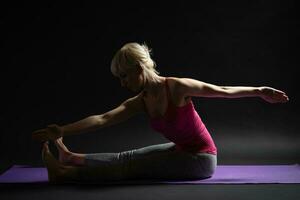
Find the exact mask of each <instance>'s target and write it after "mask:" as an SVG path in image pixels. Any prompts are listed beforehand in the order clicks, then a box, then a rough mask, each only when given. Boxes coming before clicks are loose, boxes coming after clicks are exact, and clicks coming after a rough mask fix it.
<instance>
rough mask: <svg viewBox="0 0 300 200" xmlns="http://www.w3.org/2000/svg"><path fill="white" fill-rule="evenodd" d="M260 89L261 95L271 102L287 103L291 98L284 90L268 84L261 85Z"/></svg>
mask: <svg viewBox="0 0 300 200" xmlns="http://www.w3.org/2000/svg"><path fill="white" fill-rule="evenodd" d="M259 90H260V95H259V96H260V97H261V98H262V99H264V100H265V101H267V102H269V103H285V102H287V101H288V100H289V97H288V96H287V95H286V94H285V92H283V91H280V90H276V89H274V88H271V87H266V86H263V87H259Z"/></svg>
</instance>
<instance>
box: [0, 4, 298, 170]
mask: <svg viewBox="0 0 300 200" xmlns="http://www.w3.org/2000/svg"><path fill="white" fill-rule="evenodd" d="M2 9H3V11H2V17H1V25H2V27H3V29H2V30H3V33H4V36H3V37H2V44H4V45H3V48H2V49H3V51H2V56H3V57H2V59H1V60H2V61H3V64H2V65H1V77H2V78H1V88H2V89H1V93H2V95H1V99H2V104H1V129H2V130H1V135H0V139H1V141H0V142H1V143H0V148H1V149H0V150H1V162H3V163H9V164H16V163H20V164H29V163H31V164H38V165H40V164H42V161H41V158H40V148H41V145H40V144H39V143H37V142H34V141H32V140H31V132H32V131H34V130H36V129H39V128H43V127H45V126H46V125H48V124H52V123H57V124H59V125H64V124H67V123H71V122H74V121H77V120H80V119H82V118H84V117H87V116H89V115H92V114H101V113H103V112H106V111H108V110H110V109H112V108H114V107H116V106H118V105H119V104H120V103H121V102H122V101H124V100H125V99H127V98H129V97H131V96H133V95H135V94H133V93H129V92H128V91H126V90H124V89H123V88H121V87H120V82H119V80H118V79H116V78H115V77H113V75H112V74H111V72H110V61H111V59H112V57H113V55H114V53H115V52H116V51H117V50H118V49H119V48H120V47H121V46H122V45H123V44H125V43H127V42H140V43H142V42H146V43H147V44H148V45H149V47H150V48H152V49H153V59H154V60H155V61H156V63H157V65H158V71H160V73H161V75H162V76H176V77H189V78H195V79H198V80H201V81H205V82H209V83H213V84H217V85H228V86H239V85H243V86H263V85H267V86H271V87H274V88H277V89H280V90H283V91H285V92H286V93H287V94H288V95H289V97H290V101H289V102H288V103H286V104H269V103H266V102H264V101H263V100H261V99H259V98H241V99H219V98H194V99H193V101H194V104H195V105H196V109H197V110H198V112H199V114H200V116H201V117H202V120H203V121H204V123H205V124H206V126H207V128H208V130H209V131H210V132H211V135H212V137H213V138H214V139H215V143H216V145H217V147H218V150H219V164H239V163H243V164H262V163H266V164H270V163H278V164H279V163H280V164H282V163H296V162H299V146H300V145H299V144H300V142H299V141H300V140H299V131H298V128H297V125H298V124H299V122H300V121H299V112H298V106H297V97H298V94H297V93H296V86H297V82H296V81H297V75H298V74H297V73H296V71H297V64H298V62H297V58H296V55H297V54H298V52H299V51H298V46H297V44H296V43H297V39H298V38H297V35H298V34H299V33H298V32H297V30H296V26H297V25H298V24H299V21H296V7H295V3H294V1H278V0H277V1H271V0H270V1H262V0H260V1H230V2H229V1H219V2H217V1H205V2H200V3H199V2H198V3H197V4H194V5H193V4H191V2H187V1H182V2H180V3H176V2H171V1H168V3H167V2H166V3H162V2H159V3H158V2H147V3H136V4H134V3H133V2H126V3H125V2H123V3H120V2H113V3H110V4H107V3H106V4H104V3H103V5H102V4H101V3H98V4H91V3H88V2H76V3H75V2H72V3H55V2H54V3H46V2H39V3H28V2H25V3H24V2H23V3H11V5H5V6H2ZM64 141H65V143H66V144H67V145H68V146H69V148H70V149H71V150H72V151H75V152H83V153H91V152H118V151H123V150H129V149H132V148H139V147H143V146H146V145H151V144H157V143H162V142H168V141H167V140H166V139H165V138H163V136H161V135H160V134H159V133H156V132H154V131H153V130H151V129H150V127H149V125H148V122H147V118H146V116H145V115H139V116H136V117H134V118H132V119H130V120H128V121H127V122H125V123H121V124H118V125H115V126H113V127H107V128H104V129H102V130H98V131H95V132H93V133H92V132H91V133H87V134H84V135H76V136H70V137H66V138H65V139H64ZM51 148H52V150H53V152H54V153H57V152H56V151H55V148H54V146H51Z"/></svg>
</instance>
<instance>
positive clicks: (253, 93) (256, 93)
mask: <svg viewBox="0 0 300 200" xmlns="http://www.w3.org/2000/svg"><path fill="white" fill-rule="evenodd" d="M177 88H178V91H180V93H181V94H182V95H184V96H199V97H200V96H201V97H222V98H241V97H260V98H262V99H264V100H265V101H267V102H269V103H284V102H287V101H288V100H289V98H288V96H287V95H286V94H285V92H283V91H280V90H277V89H274V88H271V87H267V86H261V87H248V86H218V85H214V84H210V83H205V82H202V81H198V80H195V79H190V78H180V79H178V81H177Z"/></svg>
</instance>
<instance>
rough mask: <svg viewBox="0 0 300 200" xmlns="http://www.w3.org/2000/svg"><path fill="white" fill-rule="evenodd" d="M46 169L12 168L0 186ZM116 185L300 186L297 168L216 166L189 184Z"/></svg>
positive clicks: (34, 177)
mask: <svg viewBox="0 0 300 200" xmlns="http://www.w3.org/2000/svg"><path fill="white" fill-rule="evenodd" d="M47 182H48V175H47V170H46V168H42V167H40V168H36V167H30V166H25V165H14V166H12V167H11V168H10V169H8V170H7V171H6V172H4V173H3V174H2V175H1V176H0V183H2V184H3V183H47ZM116 183H125V184H127V183H128V184H132V183H135V184H137V183H149V184H153V183H154V184H155V183H159V184H162V183H163V184H274V183H281V184H283V183H300V165H299V164H295V165H220V166H217V169H216V171H215V174H214V175H213V176H212V177H211V178H208V179H203V180H193V181H184V180H182V181H152V180H137V181H133V180H131V181H119V182H109V184H116Z"/></svg>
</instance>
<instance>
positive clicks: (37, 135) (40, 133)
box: [31, 129, 47, 142]
mask: <svg viewBox="0 0 300 200" xmlns="http://www.w3.org/2000/svg"><path fill="white" fill-rule="evenodd" d="M31 138H32V139H33V140H37V141H40V142H43V141H46V140H47V137H46V134H45V130H44V129H40V130H37V131H34V132H33V133H32V135H31Z"/></svg>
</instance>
